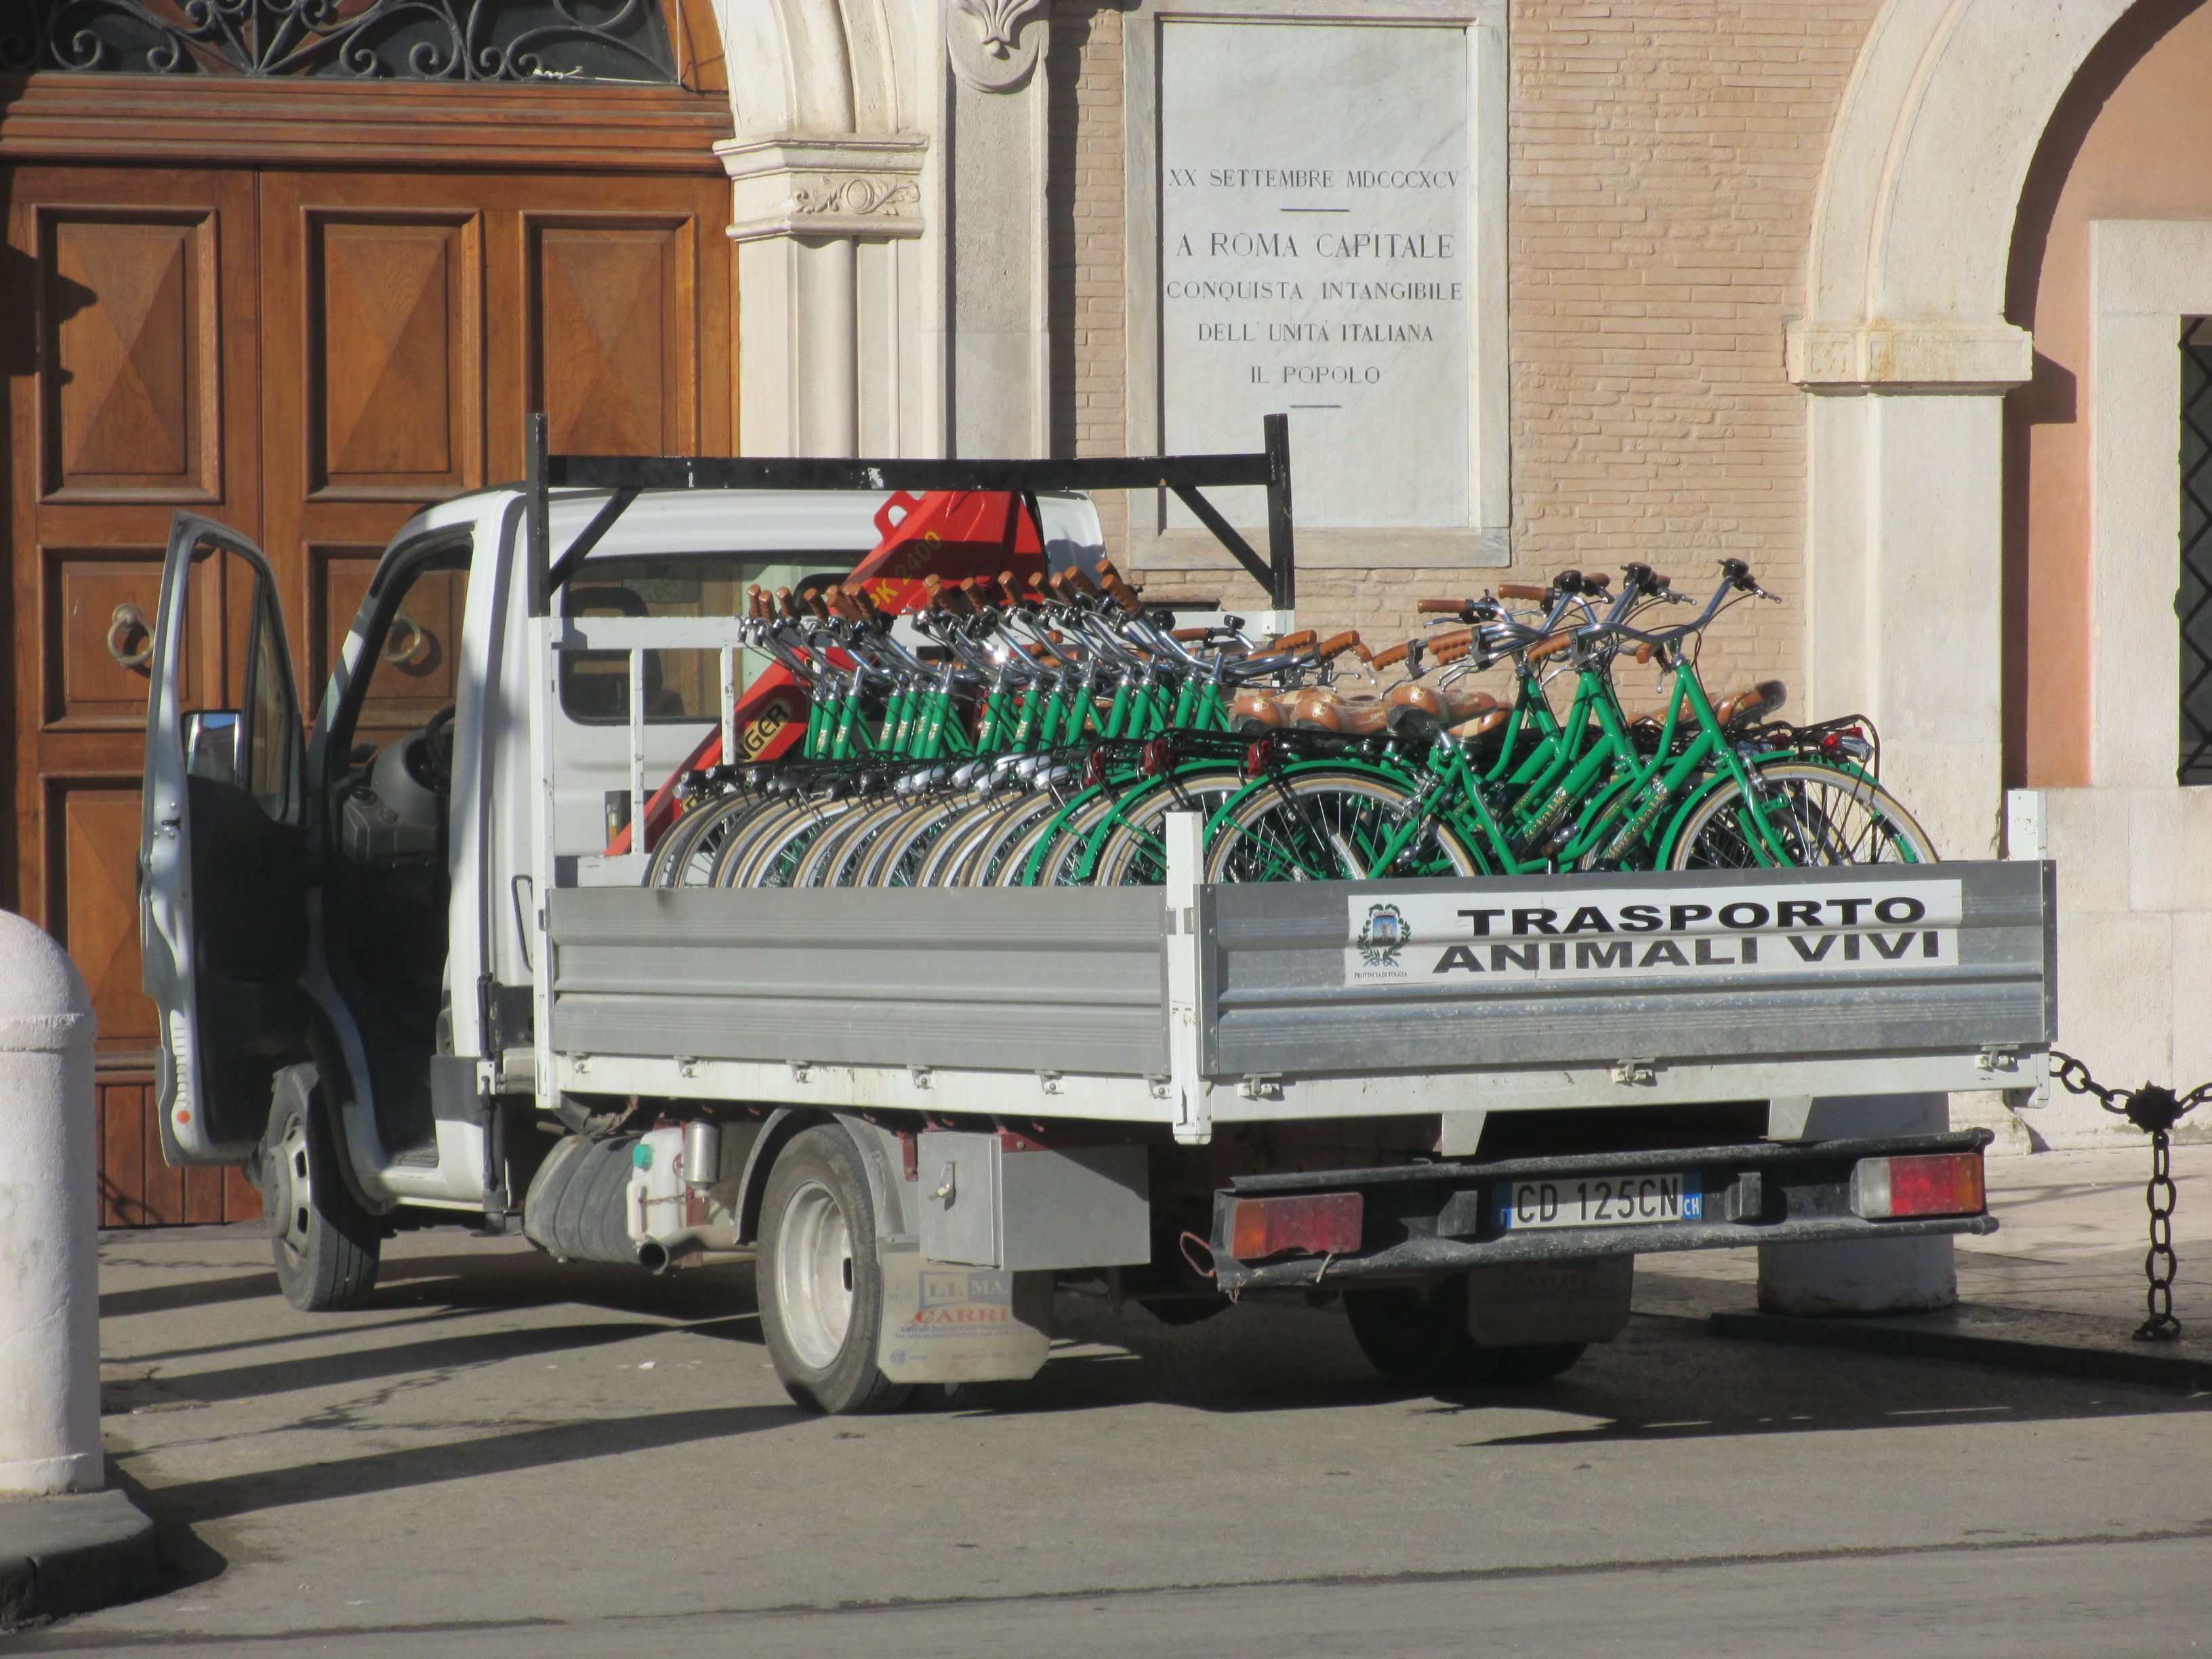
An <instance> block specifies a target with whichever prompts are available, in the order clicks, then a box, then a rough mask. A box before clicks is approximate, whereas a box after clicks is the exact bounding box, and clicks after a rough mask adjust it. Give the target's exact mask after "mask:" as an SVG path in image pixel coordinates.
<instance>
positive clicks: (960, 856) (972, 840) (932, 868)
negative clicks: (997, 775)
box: [915, 794, 1030, 887]
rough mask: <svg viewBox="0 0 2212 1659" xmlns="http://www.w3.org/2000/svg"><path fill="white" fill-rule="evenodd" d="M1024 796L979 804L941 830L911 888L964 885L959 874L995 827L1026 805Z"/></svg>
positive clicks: (1026, 797) (1013, 796) (1026, 800)
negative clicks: (914, 886)
mask: <svg viewBox="0 0 2212 1659" xmlns="http://www.w3.org/2000/svg"><path fill="white" fill-rule="evenodd" d="M1029 799H1030V797H1029V796H1027V795H1025V794H1024V795H1012V796H1001V797H997V798H994V799H989V800H980V801H977V802H976V803H975V805H972V806H970V807H969V808H968V809H967V811H964V812H963V813H962V814H961V815H960V817H959V818H958V819H957V820H956V821H955V822H954V823H951V824H950V825H948V826H947V827H946V829H945V833H944V835H942V836H939V838H938V841H937V842H936V844H935V845H934V846H933V847H932V848H930V849H929V856H928V857H927V859H925V860H923V861H922V866H921V872H920V874H919V876H918V877H917V878H916V879H915V885H916V886H918V887H959V886H964V885H965V884H966V883H965V881H964V879H963V872H964V871H965V870H966V868H967V866H968V860H969V858H970V857H972V856H973V855H974V854H975V850H976V848H977V846H978V845H979V844H980V843H981V842H983V841H985V840H986V839H987V838H988V837H989V836H991V835H993V834H994V832H995V830H996V829H997V827H998V826H999V824H1000V823H1001V822H1003V821H1004V820H1005V819H1006V818H1007V817H1011V816H1012V814H1013V813H1014V812H1015V811H1017V810H1018V808H1020V807H1021V806H1022V805H1024V804H1025V803H1027V802H1028V800H1029Z"/></svg>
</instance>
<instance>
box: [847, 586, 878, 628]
mask: <svg viewBox="0 0 2212 1659" xmlns="http://www.w3.org/2000/svg"><path fill="white" fill-rule="evenodd" d="M839 592H842V593H843V594H844V596H845V602H846V603H847V604H848V605H851V606H852V607H853V614H854V616H855V617H859V618H860V620H861V621H862V622H870V621H872V620H873V619H874V618H875V617H877V616H878V615H879V614H880V613H879V612H878V610H877V608H876V602H875V600H874V599H871V598H870V597H869V595H868V590H867V589H866V587H864V586H861V585H860V583H859V582H846V583H844V584H842V586H841V587H840V588H839Z"/></svg>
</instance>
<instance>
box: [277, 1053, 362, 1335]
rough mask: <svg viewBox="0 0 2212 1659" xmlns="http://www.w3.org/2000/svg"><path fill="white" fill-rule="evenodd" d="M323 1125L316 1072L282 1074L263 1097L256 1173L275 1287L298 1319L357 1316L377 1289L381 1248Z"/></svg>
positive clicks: (303, 1069)
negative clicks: (265, 1123)
mask: <svg viewBox="0 0 2212 1659" xmlns="http://www.w3.org/2000/svg"><path fill="white" fill-rule="evenodd" d="M337 1158H338V1152H337V1144H336V1142H335V1141H334V1140H333V1139H332V1138H331V1128H330V1123H329V1121H328V1119H327V1118H326V1117H325V1115H324V1113H322V1112H321V1111H320V1110H319V1109H317V1107H316V1103H315V1068H314V1067H313V1066H287V1067H285V1068H284V1070H283V1071H281V1072H279V1073H277V1074H276V1087H275V1088H274V1089H273V1090H272V1091H270V1102H269V1127H268V1130H267V1132H266V1133H264V1135H263V1136H262V1139H261V1155H260V1158H258V1161H257V1165H256V1169H255V1175H256V1177H257V1179H256V1184H257V1185H258V1187H259V1188H261V1213H262V1218H263V1219H264V1221H265V1222H266V1223H267V1224H268V1227H269V1238H270V1244H271V1246H272V1248H273V1249H274V1253H275V1255H276V1283H277V1285H279V1286H280V1287H282V1289H283V1292H284V1299H285V1300H286V1301H287V1302H289V1303H290V1304H292V1305H293V1306H294V1307H295V1308H297V1309H299V1310H300V1311H301V1312H302V1313H321V1312H325V1311H328V1310H332V1309H338V1308H358V1307H359V1306H361V1304H362V1303H363V1302H365V1301H367V1300H368V1293H369V1291H372V1290H373V1289H374V1288H375V1286H376V1262H377V1255H378V1253H379V1250H380V1247H381V1244H382V1240H381V1239H380V1237H379V1235H378V1231H377V1226H376V1222H375V1221H374V1218H372V1217H371V1216H370V1215H369V1214H368V1212H367V1211H366V1210H363V1209H362V1207H361V1206H360V1205H359V1204H358V1203H356V1201H355V1200H354V1196H353V1194H352V1193H351V1192H349V1191H348V1190H347V1188H346V1184H345V1177H344V1176H343V1175H342V1174H341V1173H339V1170H338V1168H337Z"/></svg>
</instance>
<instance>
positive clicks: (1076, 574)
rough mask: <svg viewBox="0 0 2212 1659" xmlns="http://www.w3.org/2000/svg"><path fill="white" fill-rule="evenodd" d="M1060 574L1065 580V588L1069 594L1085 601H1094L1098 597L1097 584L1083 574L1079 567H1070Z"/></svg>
mask: <svg viewBox="0 0 2212 1659" xmlns="http://www.w3.org/2000/svg"><path fill="white" fill-rule="evenodd" d="M1060 574H1061V576H1062V577H1063V578H1064V579H1065V586H1066V589H1067V591H1068V592H1071V593H1073V594H1075V595H1076V596H1078V597H1079V598H1081V599H1096V598H1097V596H1098V584H1097V582H1094V581H1092V580H1091V578H1090V577H1089V576H1087V575H1085V574H1084V571H1083V568H1082V567H1081V566H1080V565H1070V566H1069V567H1068V568H1066V570H1064V571H1062V572H1061V573H1060Z"/></svg>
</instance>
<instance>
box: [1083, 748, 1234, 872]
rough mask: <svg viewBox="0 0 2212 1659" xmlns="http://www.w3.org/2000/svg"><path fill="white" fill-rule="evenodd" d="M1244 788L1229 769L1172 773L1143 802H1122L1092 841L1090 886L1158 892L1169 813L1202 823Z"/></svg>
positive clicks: (1164, 857)
mask: <svg viewBox="0 0 2212 1659" xmlns="http://www.w3.org/2000/svg"><path fill="white" fill-rule="evenodd" d="M1243 787H1244V775H1243V773H1241V772H1238V771H1237V770H1236V769H1233V768H1230V767H1211V768H1207V769H1204V770H1194V771H1190V772H1178V773H1171V774H1170V775H1168V776H1167V777H1164V778H1162V779H1160V780H1158V785H1157V787H1153V788H1151V789H1147V790H1146V791H1145V792H1144V794H1143V796H1142V798H1141V799H1138V800H1135V801H1125V802H1123V803H1122V805H1121V807H1120V808H1119V809H1117V810H1116V811H1115V813H1114V815H1113V817H1111V818H1109V820H1108V821H1107V822H1106V823H1104V824H1102V825H1101V826H1100V828H1099V832H1098V833H1097V834H1096V835H1094V836H1092V838H1091V840H1092V844H1093V847H1094V848H1095V851H1093V852H1092V854H1091V868H1090V872H1089V877H1090V883H1091V885H1092V886H1094V887H1158V886H1159V885H1161V884H1163V883H1164V882H1165V881H1166V880H1167V878H1168V872H1167V863H1166V854H1165V850H1164V847H1163V846H1162V843H1161V840H1160V828H1161V823H1162V822H1163V820H1164V819H1165V818H1166V817H1167V815H1168V814H1169V813H1170V812H1178V811H1195V812H1196V813H1197V814H1198V815H1199V817H1200V819H1201V820H1202V821H1205V822H1211V821H1212V817H1213V815H1214V814H1215V813H1216V812H1218V811H1220V810H1221V809H1222V808H1223V807H1224V806H1225V805H1228V803H1229V800H1230V798H1231V796H1233V795H1234V794H1236V793H1237V791H1238V790H1239V789H1241V788H1243Z"/></svg>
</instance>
